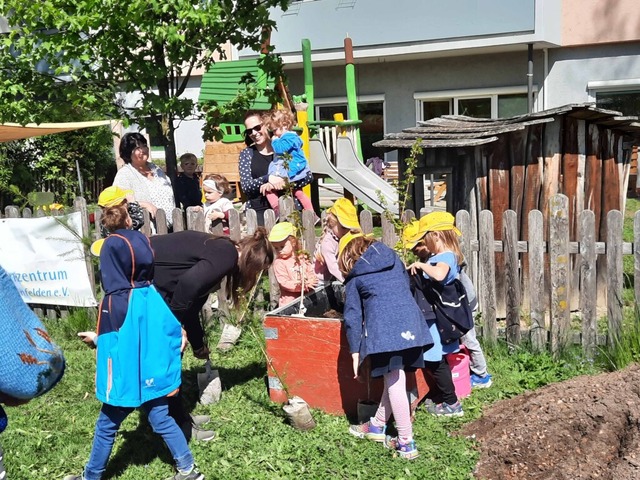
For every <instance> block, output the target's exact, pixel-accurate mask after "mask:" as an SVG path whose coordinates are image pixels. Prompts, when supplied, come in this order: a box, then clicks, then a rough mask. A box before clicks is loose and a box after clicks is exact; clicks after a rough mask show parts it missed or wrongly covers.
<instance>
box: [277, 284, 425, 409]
mask: <svg viewBox="0 0 640 480" xmlns="http://www.w3.org/2000/svg"><path fill="white" fill-rule="evenodd" d="M342 296H343V294H342V286H341V285H335V286H330V287H327V288H324V287H322V288H319V289H317V290H316V291H315V292H313V293H311V294H309V295H307V296H306V297H305V300H304V304H305V306H306V308H307V312H306V314H305V316H304V317H295V316H293V315H294V314H296V313H297V312H298V304H299V302H298V301H296V302H294V303H291V304H289V305H285V306H284V307H281V308H278V309H277V310H274V311H272V312H269V313H267V314H266V315H265V317H264V333H265V337H266V341H267V354H268V355H269V357H270V358H271V361H272V363H273V367H274V368H275V369H276V371H277V372H278V374H279V375H280V377H281V378H282V380H283V382H284V383H285V384H286V386H287V388H288V390H289V395H291V396H293V395H297V396H299V397H302V398H303V399H304V400H305V401H306V402H307V403H308V404H309V406H311V407H313V408H319V409H321V410H323V411H325V412H327V413H332V414H339V415H340V414H347V415H348V416H350V417H354V418H355V417H356V414H357V404H358V402H359V401H367V400H369V401H373V402H379V401H380V396H381V395H382V388H383V382H382V379H381V378H380V379H375V380H371V379H370V378H367V380H366V382H365V383H360V382H358V381H357V380H354V378H353V369H352V363H351V354H350V353H349V344H348V342H347V337H346V335H345V329H344V326H343V322H342V320H341V319H338V318H325V317H324V316H323V315H324V313H325V312H326V311H328V310H329V309H334V310H337V311H339V312H342V307H343V301H342ZM268 374H269V396H270V397H271V399H272V400H273V401H275V402H282V403H284V402H286V401H287V394H286V392H285V391H284V389H283V386H282V384H281V383H280V381H279V380H278V377H277V375H276V374H275V373H274V372H273V370H272V369H271V368H269V372H268ZM407 390H408V394H409V398H410V400H411V402H412V406H413V407H414V408H415V406H416V405H417V404H418V402H419V401H420V400H422V399H423V398H424V396H425V395H426V394H427V392H428V391H429V388H428V386H427V383H426V381H425V377H424V374H423V372H422V371H418V372H416V373H415V374H407Z"/></svg>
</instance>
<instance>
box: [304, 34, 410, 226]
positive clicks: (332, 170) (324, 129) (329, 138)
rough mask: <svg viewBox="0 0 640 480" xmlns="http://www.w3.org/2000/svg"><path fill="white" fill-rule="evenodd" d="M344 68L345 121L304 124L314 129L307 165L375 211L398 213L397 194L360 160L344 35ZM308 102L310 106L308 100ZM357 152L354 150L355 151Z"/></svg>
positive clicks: (307, 61) (307, 67)
mask: <svg viewBox="0 0 640 480" xmlns="http://www.w3.org/2000/svg"><path fill="white" fill-rule="evenodd" d="M344 47H345V63H346V66H345V70H346V89H347V104H348V113H349V117H350V118H349V120H346V121H333V122H332V121H324V122H322V121H313V120H312V118H310V119H309V122H308V125H309V127H310V128H314V129H315V130H316V136H315V137H314V138H311V139H310V140H309V166H310V168H311V171H312V172H313V173H314V175H315V176H316V177H320V176H325V177H331V178H333V179H334V180H336V181H337V182H338V183H339V184H340V185H342V186H343V187H344V188H345V189H346V190H347V191H348V192H349V193H351V194H352V195H354V196H355V197H357V198H358V199H360V200H361V201H363V202H364V203H365V204H367V206H369V207H370V208H372V209H373V210H375V211H376V212H378V213H381V212H383V211H384V210H389V211H391V212H392V213H393V214H396V215H397V214H398V193H397V191H396V189H395V188H393V187H392V186H391V185H389V183H388V182H386V181H385V180H384V179H382V178H380V177H379V176H377V175H376V174H375V173H373V172H372V171H371V170H370V169H369V168H368V167H367V166H366V165H365V164H364V162H363V161H362V160H363V159H362V148H361V144H360V131H359V125H360V123H361V122H360V120H359V119H358V109H357V98H356V82H355V71H354V65H353V45H352V43H351V39H350V38H346V39H345V42H344ZM310 52H311V43H310V42H309V40H308V39H303V40H302V58H303V62H304V84H305V94H306V96H307V102H309V99H313V93H314V91H313V74H312V69H311V53H310ZM310 105H313V100H311V102H310ZM356 152H357V153H356Z"/></svg>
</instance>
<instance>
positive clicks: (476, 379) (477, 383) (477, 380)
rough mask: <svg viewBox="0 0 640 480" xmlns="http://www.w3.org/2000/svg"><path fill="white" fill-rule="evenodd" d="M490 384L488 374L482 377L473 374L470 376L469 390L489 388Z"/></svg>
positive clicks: (491, 382)
mask: <svg viewBox="0 0 640 480" xmlns="http://www.w3.org/2000/svg"><path fill="white" fill-rule="evenodd" d="M492 384H493V381H492V380H491V375H489V374H488V373H487V374H485V376H484V377H481V376H480V375H476V374H475V373H472V374H471V388H489V387H490V386H491V385H492Z"/></svg>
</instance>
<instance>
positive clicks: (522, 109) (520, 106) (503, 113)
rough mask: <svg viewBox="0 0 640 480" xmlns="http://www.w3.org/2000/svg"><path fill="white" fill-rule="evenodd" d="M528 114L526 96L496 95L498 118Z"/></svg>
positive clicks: (522, 94) (524, 94)
mask: <svg viewBox="0 0 640 480" xmlns="http://www.w3.org/2000/svg"><path fill="white" fill-rule="evenodd" d="M528 112H529V105H528V102H527V94H526V93H521V94H517V95H498V118H507V117H515V116H516V115H524V114H526V113H528Z"/></svg>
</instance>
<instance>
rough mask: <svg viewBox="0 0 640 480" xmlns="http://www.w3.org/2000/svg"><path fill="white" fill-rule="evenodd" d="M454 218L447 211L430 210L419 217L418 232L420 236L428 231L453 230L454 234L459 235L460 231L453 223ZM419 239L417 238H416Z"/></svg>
mask: <svg viewBox="0 0 640 480" xmlns="http://www.w3.org/2000/svg"><path fill="white" fill-rule="evenodd" d="M455 221H456V219H455V218H454V217H453V215H451V214H450V213H449V212H431V213H428V214H426V215H425V216H424V217H422V218H421V219H420V225H419V232H418V234H421V236H420V238H422V237H423V236H424V235H426V234H427V233H428V232H445V231H447V230H453V231H454V232H456V235H458V236H461V235H462V232H461V231H460V230H458V229H457V228H456V226H455V225H454V223H455ZM418 240H419V239H418Z"/></svg>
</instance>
